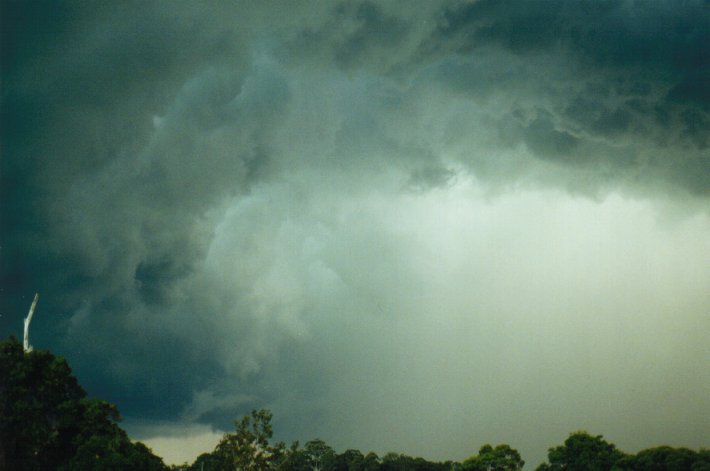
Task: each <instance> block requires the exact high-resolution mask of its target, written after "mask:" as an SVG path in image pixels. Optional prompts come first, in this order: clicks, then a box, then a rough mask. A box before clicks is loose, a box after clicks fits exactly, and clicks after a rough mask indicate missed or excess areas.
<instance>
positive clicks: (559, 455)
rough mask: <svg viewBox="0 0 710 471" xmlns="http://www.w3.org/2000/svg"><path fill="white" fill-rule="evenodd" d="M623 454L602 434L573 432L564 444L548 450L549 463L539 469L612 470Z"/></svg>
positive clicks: (571, 470) (572, 470)
mask: <svg viewBox="0 0 710 471" xmlns="http://www.w3.org/2000/svg"><path fill="white" fill-rule="evenodd" d="M623 456H624V454H623V453H622V452H621V451H619V450H617V449H616V446H615V445H613V444H611V443H608V442H607V441H606V440H604V439H603V437H602V436H601V435H597V436H592V435H589V434H588V433H587V432H584V431H579V432H575V433H572V434H571V435H570V436H569V438H567V440H565V443H564V445H560V446H557V447H554V448H550V449H549V450H548V452H547V459H548V461H549V463H543V464H541V465H540V466H538V468H537V469H538V470H561V469H564V470H569V471H606V470H611V469H612V468H613V466H614V463H616V462H617V461H618V460H620V459H621V458H623Z"/></svg>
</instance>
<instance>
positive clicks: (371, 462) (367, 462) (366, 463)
mask: <svg viewBox="0 0 710 471" xmlns="http://www.w3.org/2000/svg"><path fill="white" fill-rule="evenodd" d="M360 469H361V470H362V471H375V470H378V469H380V457H379V456H377V453H374V452H372V451H371V452H369V453H368V454H367V455H365V459H364V460H363V461H362V468H360Z"/></svg>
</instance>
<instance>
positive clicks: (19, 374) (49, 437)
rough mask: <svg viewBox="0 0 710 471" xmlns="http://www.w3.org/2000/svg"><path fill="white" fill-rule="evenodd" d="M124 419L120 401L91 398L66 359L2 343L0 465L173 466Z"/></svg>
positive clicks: (71, 467)
mask: <svg viewBox="0 0 710 471" xmlns="http://www.w3.org/2000/svg"><path fill="white" fill-rule="evenodd" d="M119 420H120V416H119V414H118V410H117V409H116V406H114V405H113V404H110V403H108V402H105V401H100V400H97V399H88V398H87V397H86V392H85V391H84V390H83V389H82V388H81V386H79V383H78V382H77V380H76V378H75V377H74V376H73V375H72V374H71V369H70V368H69V365H68V364H67V362H66V361H65V360H64V359H63V358H60V357H55V356H54V355H52V354H51V353H49V352H47V351H44V350H34V351H32V352H29V353H25V352H24V350H23V349H22V345H21V344H20V342H19V341H17V339H15V338H13V337H11V338H9V339H8V340H5V341H2V342H0V469H18V470H45V469H52V470H77V469H81V470H114V469H115V470H119V469H132V470H145V471H158V470H164V469H167V468H166V467H165V465H164V463H163V461H162V460H161V459H160V458H158V457H156V456H155V455H153V454H152V453H151V451H150V450H149V449H148V448H147V447H146V446H145V445H143V444H142V443H133V442H131V440H130V439H129V438H128V435H127V434H126V432H124V431H123V430H122V429H121V428H120V427H119V426H118V425H117V422H118V421H119Z"/></svg>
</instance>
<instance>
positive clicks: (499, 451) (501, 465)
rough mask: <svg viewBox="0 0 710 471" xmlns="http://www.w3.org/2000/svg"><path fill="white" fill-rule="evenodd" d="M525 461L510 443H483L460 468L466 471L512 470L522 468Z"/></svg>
mask: <svg viewBox="0 0 710 471" xmlns="http://www.w3.org/2000/svg"><path fill="white" fill-rule="evenodd" d="M524 464H525V461H523V460H522V459H521V457H520V453H518V450H516V449H515V448H511V447H510V445H506V444H502V445H496V447H495V448H493V447H492V446H491V445H488V444H486V445H483V446H482V447H481V448H480V449H479V450H478V454H477V455H475V456H472V457H470V458H468V459H466V460H465V461H464V462H463V466H462V469H464V470H466V471H469V470H470V471H509V470H510V471H514V470H519V469H522V468H523V465H524Z"/></svg>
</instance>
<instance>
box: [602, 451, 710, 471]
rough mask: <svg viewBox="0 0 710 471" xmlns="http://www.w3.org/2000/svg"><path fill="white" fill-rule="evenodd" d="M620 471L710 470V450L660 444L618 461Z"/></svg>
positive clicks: (617, 466) (617, 465)
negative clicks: (694, 449) (697, 450)
mask: <svg viewBox="0 0 710 471" xmlns="http://www.w3.org/2000/svg"><path fill="white" fill-rule="evenodd" d="M615 469H617V470H619V471H622V470H623V471H637V470H644V471H684V470H690V471H701V470H702V471H710V451H708V450H700V451H699V452H696V451H693V450H689V449H688V448H671V447H669V446H659V447H655V448H649V449H647V450H642V451H639V452H638V453H637V454H636V455H630V456H625V457H624V458H622V459H620V460H619V461H617V463H616V466H615Z"/></svg>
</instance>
